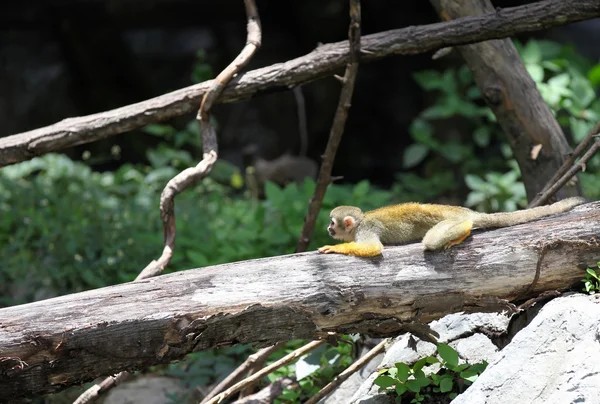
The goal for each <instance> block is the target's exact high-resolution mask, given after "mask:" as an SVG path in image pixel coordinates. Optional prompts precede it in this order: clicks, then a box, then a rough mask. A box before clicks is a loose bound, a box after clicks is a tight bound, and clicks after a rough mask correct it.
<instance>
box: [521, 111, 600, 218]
mask: <svg viewBox="0 0 600 404" xmlns="http://www.w3.org/2000/svg"><path fill="white" fill-rule="evenodd" d="M599 132H600V122H598V123H597V124H596V126H594V127H593V128H592V130H591V131H590V132H589V133H588V134H587V136H586V137H585V138H584V139H583V140H582V141H581V143H579V144H578V145H577V147H576V148H575V150H574V151H573V153H571V154H570V155H569V156H568V157H567V159H566V160H565V162H564V163H563V165H562V166H561V167H560V168H559V169H558V171H556V174H554V176H553V177H552V178H551V179H550V181H548V183H547V184H546V185H545V186H544V188H542V190H541V191H540V193H539V194H538V195H537V196H536V198H535V199H534V200H533V201H532V202H531V203H530V204H529V207H530V208H535V207H536V206H540V205H543V204H544V203H546V202H547V201H548V200H549V199H550V198H551V197H552V196H553V195H554V194H555V193H556V191H557V190H558V189H559V188H560V187H561V186H562V185H556V184H559V183H564V184H566V183H567V181H569V180H570V179H571V178H572V177H573V176H574V175H575V174H577V171H579V169H576V170H575V171H573V174H572V175H566V174H567V172H569V169H570V168H572V167H573V164H575V160H576V159H577V157H579V156H581V153H583V152H584V151H585V149H587V148H588V146H589V145H590V144H592V143H593V142H594V141H595V139H594V138H595V137H596V136H597V135H598V133H599ZM596 143H597V142H596ZM594 146H595V147H596V148H597V147H598V146H597V145H596V144H595V145H594ZM594 146H592V147H594ZM596 150H597V149H596ZM595 152H596V151H594V152H592V153H591V154H590V155H589V157H588V159H585V160H584V158H582V159H581V162H583V163H584V164H585V163H587V161H588V160H589V158H591V157H593V156H594V153H595ZM588 153H589V152H588ZM586 155H587V154H586ZM554 186H556V188H555V189H554Z"/></svg>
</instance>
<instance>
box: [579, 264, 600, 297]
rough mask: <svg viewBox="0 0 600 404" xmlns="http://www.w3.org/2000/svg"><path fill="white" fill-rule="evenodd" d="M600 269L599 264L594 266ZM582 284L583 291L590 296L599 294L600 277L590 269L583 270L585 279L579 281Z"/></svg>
mask: <svg viewBox="0 0 600 404" xmlns="http://www.w3.org/2000/svg"><path fill="white" fill-rule="evenodd" d="M596 266H597V267H598V268H600V262H598V263H597V264H596ZM581 282H583V291H584V292H586V293H589V294H590V295H592V294H594V293H597V292H600V276H599V275H598V273H597V272H596V271H595V270H594V269H592V268H587V269H586V270H585V278H584V279H582V280H581Z"/></svg>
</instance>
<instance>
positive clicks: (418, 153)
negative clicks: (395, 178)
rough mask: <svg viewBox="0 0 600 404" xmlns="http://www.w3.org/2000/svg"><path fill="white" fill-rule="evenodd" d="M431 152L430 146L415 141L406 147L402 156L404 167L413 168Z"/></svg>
mask: <svg viewBox="0 0 600 404" xmlns="http://www.w3.org/2000/svg"><path fill="white" fill-rule="evenodd" d="M427 154H429V148H428V147H427V146H425V145H422V144H419V143H413V144H411V145H410V146H408V147H407V148H406V149H404V155H403V158H402V162H403V166H404V168H411V167H414V166H416V165H418V164H419V163H421V162H422V161H423V160H424V159H425V157H427Z"/></svg>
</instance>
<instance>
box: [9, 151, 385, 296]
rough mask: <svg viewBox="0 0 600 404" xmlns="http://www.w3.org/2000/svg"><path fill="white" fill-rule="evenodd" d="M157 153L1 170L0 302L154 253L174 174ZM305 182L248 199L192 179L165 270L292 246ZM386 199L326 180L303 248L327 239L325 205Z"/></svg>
mask: <svg viewBox="0 0 600 404" xmlns="http://www.w3.org/2000/svg"><path fill="white" fill-rule="evenodd" d="M163 150H169V149H168V148H162V147H160V146H159V147H158V148H157V149H155V150H154V151H153V152H152V153H155V154H156V156H155V157H153V159H152V161H153V166H152V167H144V166H141V167H136V166H132V165H124V166H122V167H121V168H120V169H118V170H117V171H115V172H105V173H98V172H93V171H92V170H91V169H90V168H89V167H87V166H86V165H85V164H83V163H78V162H74V161H72V160H70V159H69V158H67V157H65V156H63V155H54V154H49V155H46V156H44V157H41V158H35V159H33V160H31V161H27V162H24V163H20V164H15V165H13V166H9V167H5V168H3V169H1V170H0V256H2V257H3V265H2V271H0V305H3V306H6V305H11V304H17V303H24V302H28V301H32V300H35V299H41V298H45V297H51V296H55V295H60V294H66V293H70V292H74V291H81V290H85V289H90V288H98V287H102V286H106V285H110V284H115V283H121V282H125V281H130V280H132V279H133V278H134V277H135V276H136V275H137V273H138V272H139V271H140V270H141V268H143V267H144V266H145V265H146V264H147V263H148V262H149V261H151V260H152V259H154V258H156V255H157V254H158V252H159V251H161V248H162V225H161V222H160V218H159V211H158V202H159V198H160V192H161V191H162V189H163V187H164V185H165V184H166V182H167V181H168V180H169V179H170V178H171V177H172V176H173V175H175V174H176V173H177V172H178V168H175V167H174V166H175V165H178V163H175V162H174V160H173V159H170V158H167V156H166V155H164V154H163V155H161V153H162V151H163ZM170 153H171V151H167V152H166V154H167V155H170ZM184 160H185V159H184ZM186 161H187V160H186ZM314 187H315V183H314V181H311V180H308V181H306V182H305V183H303V184H290V185H289V186H287V187H286V188H283V189H282V188H279V187H278V186H276V185H274V184H267V189H266V194H267V200H265V201H257V200H253V199H252V198H250V197H249V196H248V195H245V194H239V192H238V191H235V190H234V189H232V188H231V187H229V186H226V185H222V184H219V183H217V182H216V181H214V180H213V179H211V178H208V179H206V180H204V181H202V182H200V183H199V184H197V185H196V186H194V187H192V188H191V189H189V190H187V191H186V192H184V193H182V194H181V195H179V196H178V197H177V200H176V209H177V248H176V250H175V255H174V257H173V259H172V261H171V265H170V268H173V269H177V270H178V269H184V268H191V267H200V266H206V265H213V264H218V263H224V262H232V261H239V260H244V259H249V258H259V257H265V256H273V255H278V254H284V253H290V252H292V251H293V249H294V247H295V244H296V241H297V237H298V235H299V234H300V229H301V228H302V225H303V220H304V216H305V214H306V209H307V205H308V200H309V199H310V197H311V196H312V194H313V191H314ZM390 202H391V194H390V193H389V192H384V191H381V190H378V189H375V188H373V187H372V186H371V185H370V184H369V183H368V182H367V181H363V182H361V183H359V184H356V185H355V186H342V185H332V186H331V187H330V191H328V193H327V196H326V197H325V200H324V203H323V208H322V210H321V212H320V213H319V216H318V220H317V225H316V226H317V227H316V228H317V231H316V232H315V235H314V241H313V243H312V244H311V246H310V248H311V249H314V248H316V247H317V246H318V245H322V244H324V243H327V242H330V239H329V236H328V235H327V232H326V231H324V229H325V228H326V227H327V222H328V213H329V210H331V209H332V208H333V207H335V206H337V205H339V204H342V203H345V204H348V203H353V204H356V205H358V206H362V207H363V208H365V209H372V208H375V207H378V206H381V205H385V204H387V203H390ZM207 218H210V220H207Z"/></svg>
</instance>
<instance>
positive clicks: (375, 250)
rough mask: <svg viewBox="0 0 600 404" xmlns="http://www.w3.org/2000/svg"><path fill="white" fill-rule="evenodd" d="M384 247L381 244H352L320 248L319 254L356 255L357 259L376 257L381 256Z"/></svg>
mask: <svg viewBox="0 0 600 404" xmlns="http://www.w3.org/2000/svg"><path fill="white" fill-rule="evenodd" d="M382 250H383V245H382V244H381V243H379V244H378V243H356V242H354V241H352V242H350V243H343V244H336V245H326V246H323V247H321V248H319V252H320V253H323V254H331V253H337V254H346V255H355V256H357V257H375V256H377V255H379V254H381V251H382Z"/></svg>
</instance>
